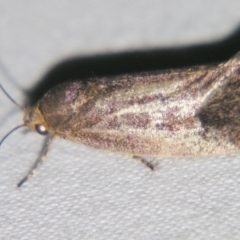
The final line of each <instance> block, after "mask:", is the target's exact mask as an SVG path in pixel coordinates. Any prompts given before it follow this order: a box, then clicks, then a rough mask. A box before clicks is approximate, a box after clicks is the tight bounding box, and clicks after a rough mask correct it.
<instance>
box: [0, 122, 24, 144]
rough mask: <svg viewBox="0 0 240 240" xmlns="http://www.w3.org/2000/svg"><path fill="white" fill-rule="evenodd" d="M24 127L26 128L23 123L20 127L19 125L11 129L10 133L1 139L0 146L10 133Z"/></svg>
mask: <svg viewBox="0 0 240 240" xmlns="http://www.w3.org/2000/svg"><path fill="white" fill-rule="evenodd" d="M24 126H26V125H25V123H24V124H21V125H19V126H17V127H15V128H13V129H12V130H11V131H10V132H8V133H7V134H6V135H5V136H4V137H3V138H2V140H1V141H0V146H1V145H2V143H3V141H4V140H5V139H6V138H7V137H8V136H9V135H10V134H11V133H12V132H14V131H15V130H17V129H19V128H21V127H24Z"/></svg>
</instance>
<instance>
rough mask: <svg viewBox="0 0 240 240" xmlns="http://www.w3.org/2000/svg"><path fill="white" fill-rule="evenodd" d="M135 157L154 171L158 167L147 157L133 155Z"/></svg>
mask: <svg viewBox="0 0 240 240" xmlns="http://www.w3.org/2000/svg"><path fill="white" fill-rule="evenodd" d="M132 158H133V159H135V160H137V161H138V162H140V163H143V164H144V165H145V166H147V167H148V168H150V169H151V170H152V171H154V170H155V169H156V166H155V165H154V164H152V163H150V162H148V161H147V160H146V159H144V158H143V157H140V156H132Z"/></svg>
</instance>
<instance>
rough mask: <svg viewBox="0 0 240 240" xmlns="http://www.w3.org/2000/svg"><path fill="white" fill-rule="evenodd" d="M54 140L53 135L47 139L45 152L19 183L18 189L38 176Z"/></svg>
mask: <svg viewBox="0 0 240 240" xmlns="http://www.w3.org/2000/svg"><path fill="white" fill-rule="evenodd" d="M53 138H54V135H51V136H50V137H48V138H47V139H46V141H45V144H44V146H43V150H42V152H41V154H40V156H39V158H38V159H37V161H36V162H35V164H34V165H33V167H32V168H31V170H30V171H29V173H28V174H27V175H26V176H25V177H24V178H23V179H22V180H21V181H20V182H19V183H18V185H17V187H21V186H22V185H23V184H24V183H25V182H26V181H27V180H29V179H30V178H31V177H32V176H33V175H34V174H36V172H37V171H38V169H39V167H40V166H41V165H42V163H43V161H44V160H45V159H46V157H47V153H48V150H49V147H50V145H51V143H52V141H53Z"/></svg>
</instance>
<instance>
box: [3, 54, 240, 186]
mask: <svg viewBox="0 0 240 240" xmlns="http://www.w3.org/2000/svg"><path fill="white" fill-rule="evenodd" d="M2 89H3V88H2ZM3 91H4V92H5V93H6V91H5V90H4V89H3ZM6 94H7V93H6ZM9 98H11V97H10V96H9ZM13 101H14V100H13ZM239 119H240V52H239V53H238V54H236V55H235V56H234V57H233V58H231V59H230V60H229V61H227V62H224V63H220V64H217V65H214V66H213V65H208V66H197V67H191V68H188V69H172V70H166V71H154V72H145V73H139V74H127V75H121V76H115V77H110V78H100V79H97V80H96V79H95V80H94V79H89V81H74V82H70V83H64V84H60V85H58V86H56V87H54V88H53V89H51V90H50V91H48V92H47V93H46V94H45V95H44V96H43V97H42V99H41V100H39V101H38V102H37V103H36V104H35V105H34V106H30V107H27V108H24V117H23V125H21V126H26V127H28V128H29V129H30V130H33V131H36V132H37V133H39V134H42V135H45V134H49V136H50V137H49V141H48V142H47V144H46V146H45V148H44V150H43V153H42V155H41V157H40V158H39V160H38V162H37V163H36V164H35V166H34V167H33V169H31V171H30V172H29V173H28V175H27V176H26V177H25V178H24V179H23V180H22V181H21V182H20V183H19V184H18V186H21V185H22V184H23V183H24V182H25V181H26V180H27V179H29V178H30V177H31V176H32V175H33V173H34V172H35V171H36V170H37V168H38V167H39V165H40V164H41V163H42V161H43V159H44V157H46V154H47V151H48V147H49V145H50V143H51V141H52V140H53V139H54V138H55V137H59V138H63V139H67V140H70V141H73V142H77V143H82V144H84V145H86V146H89V147H93V148H96V149H101V150H107V151H112V152H116V153H120V154H125V155H128V156H132V157H133V158H135V159H137V160H139V161H141V162H143V163H144V164H145V165H147V166H148V167H149V168H150V169H154V165H153V164H151V163H149V162H148V161H146V160H145V157H146V156H157V157H194V156H209V155H216V154H224V153H225V154H226V153H234V152H238V151H239V149H240V120H239ZM17 128H18V127H17ZM14 130H15V129H14ZM11 132H12V131H11ZM8 135H9V134H8ZM8 135H7V136H8ZM4 139H5V137H4ZM4 139H3V140H4ZM1 143H2V142H1Z"/></svg>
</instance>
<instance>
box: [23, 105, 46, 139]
mask: <svg viewBox="0 0 240 240" xmlns="http://www.w3.org/2000/svg"><path fill="white" fill-rule="evenodd" d="M23 122H24V125H25V126H26V127H27V128H29V129H30V130H32V131H36V132H37V133H39V134H41V135H46V134H48V133H49V130H48V126H47V123H46V121H45V119H44V117H43V114H42V113H41V111H40V110H39V108H38V107H36V106H33V107H28V108H26V109H24V116H23Z"/></svg>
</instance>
